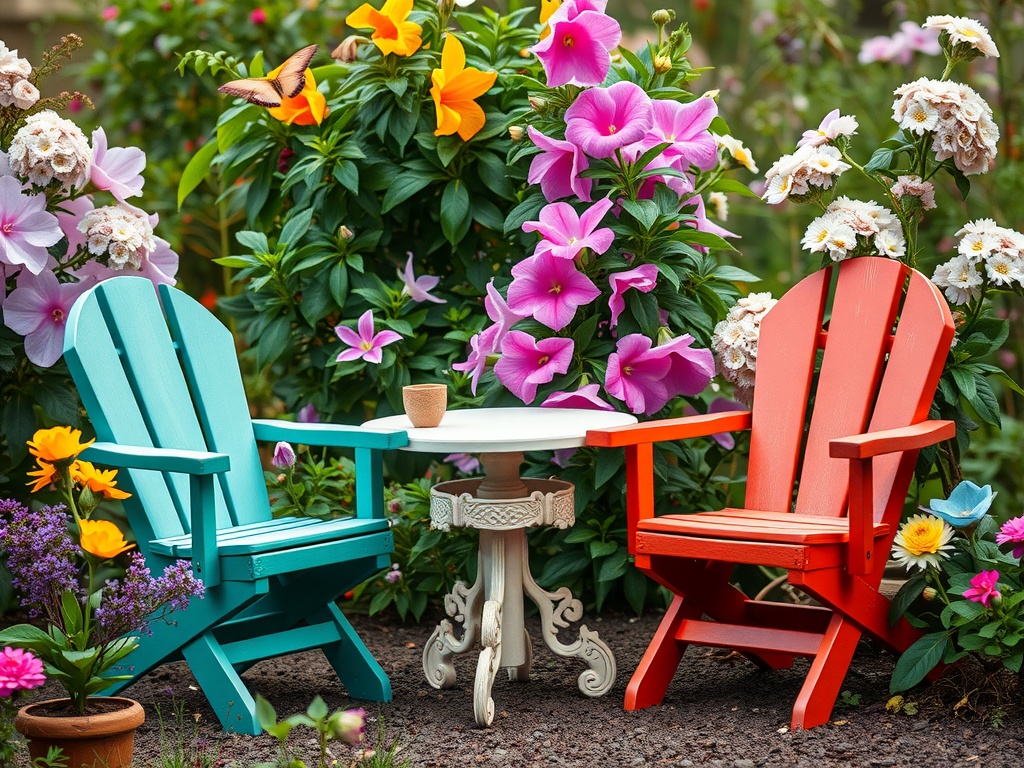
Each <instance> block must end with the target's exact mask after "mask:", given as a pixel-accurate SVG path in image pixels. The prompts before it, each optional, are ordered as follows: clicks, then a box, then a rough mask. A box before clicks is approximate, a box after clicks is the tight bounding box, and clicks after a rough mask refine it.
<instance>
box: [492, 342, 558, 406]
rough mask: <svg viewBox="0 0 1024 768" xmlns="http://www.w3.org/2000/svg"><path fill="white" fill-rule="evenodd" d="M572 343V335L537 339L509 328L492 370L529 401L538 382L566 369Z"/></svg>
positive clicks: (534, 392) (514, 392)
mask: <svg viewBox="0 0 1024 768" xmlns="http://www.w3.org/2000/svg"><path fill="white" fill-rule="evenodd" d="M573 347H574V344H573V341H572V339H563V338H560V337H557V336H556V337H554V338H550V339H541V340H540V341H537V340H536V339H535V338H533V336H531V335H530V334H528V333H524V332H523V331H510V332H509V334H508V335H507V336H506V337H505V339H504V341H502V343H501V359H499V360H498V362H497V363H495V364H494V373H495V375H496V376H497V377H498V381H500V382H501V383H502V384H504V385H505V388H506V389H508V391H509V392H511V393H512V394H513V395H515V396H516V397H518V398H519V399H520V400H522V401H523V402H524V403H526V404H527V405H529V404H530V403H532V402H533V400H534V398H535V397H536V396H537V387H538V386H539V385H541V384H547V383H548V382H549V381H551V380H552V379H553V378H555V374H557V373H565V372H566V371H568V370H569V363H571V362H572V353H573Z"/></svg>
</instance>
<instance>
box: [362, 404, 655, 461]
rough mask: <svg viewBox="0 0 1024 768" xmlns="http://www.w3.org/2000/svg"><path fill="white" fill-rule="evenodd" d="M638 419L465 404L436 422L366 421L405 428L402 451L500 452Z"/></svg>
mask: <svg viewBox="0 0 1024 768" xmlns="http://www.w3.org/2000/svg"><path fill="white" fill-rule="evenodd" d="M636 421H637V420H636V417H635V416H633V415H632V414H628V413H619V412H618V411H597V410H588V409H583V408H531V407H520V408H460V409H457V410H450V411H448V412H446V413H445V415H444V419H442V421H441V424H440V426H437V427H414V426H412V423H411V422H410V421H409V417H408V416H406V415H405V414H404V413H400V414H397V415H395V416H384V417H383V418H379V419H372V420H370V421H367V422H365V423H364V424H363V426H364V427H366V428H368V429H404V430H405V431H406V432H407V433H408V435H409V444H408V445H407V446H405V447H403V448H402V450H403V451H417V452H420V453H499V452H513V451H543V450H548V451H553V450H558V449H560V448H579V447H580V446H582V445H584V444H585V443H586V438H587V430H589V429H605V428H608V427H625V426H629V425H630V424H636Z"/></svg>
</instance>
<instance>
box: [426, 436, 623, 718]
mask: <svg viewBox="0 0 1024 768" xmlns="http://www.w3.org/2000/svg"><path fill="white" fill-rule="evenodd" d="M492 457H499V461H500V462H501V464H502V466H504V467H506V468H507V467H508V466H510V465H512V464H513V462H514V463H515V467H516V468H517V470H518V466H519V462H521V461H522V454H505V455H501V454H488V455H485V456H484V457H482V459H484V458H489V459H492V460H491V461H490V462H487V461H485V462H484V465H485V467H487V466H488V464H490V465H491V466H492V467H493V465H494V461H493V458H492ZM492 485H493V484H492ZM507 485H508V484H507V482H506V486H507ZM486 486H487V478H485V479H484V480H483V481H480V480H458V481H452V482H450V483H439V484H438V485H437V486H435V487H434V489H433V490H432V491H431V513H430V514H431V520H432V521H433V523H434V525H435V527H437V528H441V529H442V530H448V528H449V527H450V526H451V525H466V526H471V527H474V528H479V529H481V530H480V555H479V567H478V569H477V577H476V581H475V582H474V583H473V585H472V586H467V585H466V584H465V583H463V582H459V583H458V584H456V585H455V588H454V589H453V590H452V592H451V594H449V595H446V596H445V601H444V605H445V612H446V613H447V614H448V616H449V617H450V620H449V619H445V620H443V621H442V622H441V623H440V624H439V625H438V626H437V628H436V629H435V630H434V633H433V634H432V635H431V636H430V640H429V641H428V642H427V645H426V647H425V648H424V649H423V671H424V672H425V673H426V676H427V681H428V682H429V683H430V684H431V685H432V686H433V687H435V688H450V687H452V686H453V685H454V684H455V667H454V665H453V664H452V657H453V656H454V655H455V654H457V653H465V652H466V651H468V650H470V649H471V648H472V647H473V646H474V645H475V644H476V643H477V641H478V640H479V642H480V644H481V646H482V650H481V652H480V658H479V661H478V662H477V668H476V680H475V683H474V686H473V709H474V714H475V716H476V722H477V724H478V725H481V726H487V725H490V724H491V722H492V721H493V720H494V700H493V699H492V698H491V687H492V686H493V684H494V679H495V677H496V676H497V674H498V669H500V668H504V669H507V670H508V676H509V679H510V680H518V681H526V680H528V679H529V676H530V668H531V665H532V652H533V649H532V648H531V644H530V636H529V634H528V633H527V632H526V629H525V627H524V623H523V605H524V600H523V595H524V594H525V595H526V596H528V597H529V598H530V600H532V601H533V602H534V603H535V604H536V605H537V608H538V609H539V611H540V617H541V627H542V632H543V637H544V642H545V643H546V644H547V646H548V647H549V648H550V649H551V650H552V651H554V652H555V653H556V654H558V655H559V656H565V657H570V656H575V657H577V658H579V659H581V660H583V661H585V662H586V663H587V665H588V666H589V669H587V670H585V671H584V672H583V673H582V674H581V675H580V677H579V688H580V690H581V691H582V692H583V693H584V694H586V695H587V696H603V695H604V694H606V693H607V692H608V691H609V690H610V689H611V687H612V684H613V683H614V682H615V657H614V656H612V652H611V650H609V648H608V646H607V645H605V643H604V642H602V641H601V640H600V639H599V638H598V636H597V632H591V631H590V630H589V629H587V627H586V625H582V626H581V627H580V629H579V638H578V639H577V640H576V641H575V642H573V643H571V644H569V645H565V644H563V643H562V642H560V641H559V639H558V630H559V628H565V627H568V626H569V623H570V622H575V621H578V620H579V619H580V618H581V617H582V616H583V605H582V603H580V601H579V600H577V599H575V598H573V596H572V593H571V592H570V591H569V588H568V587H562V588H560V589H558V590H557V591H555V592H548V591H547V590H544V589H542V588H541V587H540V586H538V584H537V582H536V581H534V580H533V576H532V575H531V574H530V565H529V560H528V555H527V548H526V526H528V525H555V526H557V527H559V528H566V527H568V526H569V525H571V524H572V523H573V521H574V517H573V497H572V496H573V495H572V492H573V487H572V485H571V484H569V483H565V482H561V481H558V480H533V479H526V478H524V479H523V480H522V481H521V484H520V487H521V488H522V489H523V490H524V491H527V492H529V496H526V495H521V496H519V497H518V498H504V499H495V498H480V492H481V491H482V492H483V494H487V493H488V490H487V487H486ZM474 491H475V492H476V495H474ZM453 621H454V624H453ZM455 625H461V632H460V633H459V634H458V635H456V631H455Z"/></svg>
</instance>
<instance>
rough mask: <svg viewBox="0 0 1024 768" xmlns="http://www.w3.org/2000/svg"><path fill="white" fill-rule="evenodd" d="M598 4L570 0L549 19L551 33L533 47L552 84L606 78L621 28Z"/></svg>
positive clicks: (597, 81)
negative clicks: (599, 8)
mask: <svg viewBox="0 0 1024 768" xmlns="http://www.w3.org/2000/svg"><path fill="white" fill-rule="evenodd" d="M597 7H599V6H598V5H597V4H596V3H594V4H591V3H588V2H576V1H575V0H568V2H566V3H565V4H564V5H562V7H561V8H559V9H558V10H557V11H556V12H555V13H554V14H552V16H551V18H550V19H548V27H549V28H550V29H551V34H549V35H548V36H547V37H545V38H544V39H543V40H541V41H540V42H539V43H537V45H535V46H533V47H532V48H531V49H530V50H531V51H532V52H533V53H535V54H537V58H538V59H540V63H541V65H542V66H543V67H544V72H545V73H546V74H547V78H548V87H549V88H557V87H558V86H561V85H584V86H586V85H600V84H601V83H603V82H604V79H605V77H606V76H607V75H608V70H609V68H610V67H611V63H612V57H611V52H612V51H614V50H615V49H616V48H617V47H618V45H619V41H620V40H622V28H621V27H620V26H619V22H617V21H616V20H615V19H613V18H612V17H611V16H607V15H605V14H604V13H603V12H602V11H600V10H596V9H597Z"/></svg>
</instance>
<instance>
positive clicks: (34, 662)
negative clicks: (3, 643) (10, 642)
mask: <svg viewBox="0 0 1024 768" xmlns="http://www.w3.org/2000/svg"><path fill="white" fill-rule="evenodd" d="M45 682H46V675H44V674H43V662H42V661H40V660H39V659H37V658H36V657H35V656H33V655H32V654H31V653H29V652H28V651H25V650H22V649H21V648H10V647H7V648H4V649H3V650H2V651H0V698H7V697H8V696H10V695H11V694H12V693H15V692H17V691H27V690H29V689H30V688H38V687H39V686H41V685H42V684H43V683H45Z"/></svg>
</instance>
